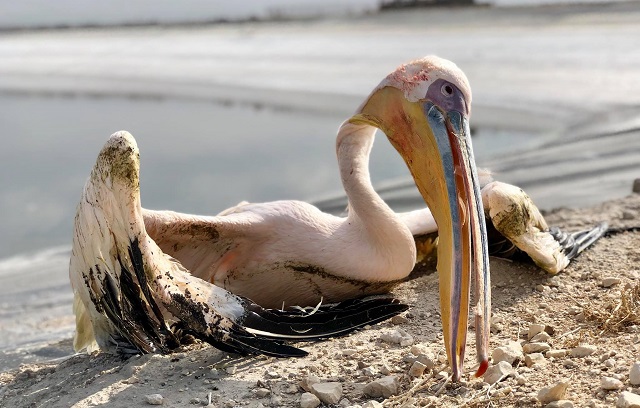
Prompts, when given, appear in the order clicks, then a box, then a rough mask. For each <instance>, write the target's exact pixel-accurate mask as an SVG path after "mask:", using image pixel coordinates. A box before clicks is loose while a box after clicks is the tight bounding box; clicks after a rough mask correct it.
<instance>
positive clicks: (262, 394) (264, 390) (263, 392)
mask: <svg viewBox="0 0 640 408" xmlns="http://www.w3.org/2000/svg"><path fill="white" fill-rule="evenodd" d="M254 392H255V394H256V397H258V398H264V397H266V396H268V395H269V394H271V391H270V390H268V389H267V388H256V390H255V391H254Z"/></svg>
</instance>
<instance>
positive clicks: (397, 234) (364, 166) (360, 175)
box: [336, 122, 413, 244]
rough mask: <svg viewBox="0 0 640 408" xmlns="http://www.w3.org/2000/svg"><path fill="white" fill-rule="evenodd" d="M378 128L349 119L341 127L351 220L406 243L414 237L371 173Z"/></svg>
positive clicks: (378, 234) (343, 174)
mask: <svg viewBox="0 0 640 408" xmlns="http://www.w3.org/2000/svg"><path fill="white" fill-rule="evenodd" d="M375 132H376V128H374V127H373V126H370V125H365V124H353V123H349V122H345V123H344V124H343V125H342V126H341V127H340V130H339V131H338V137H337V140H336V150H337V155H338V166H339V168H340V177H341V179H342V185H343V187H344V190H345V192H346V194H347V198H348V199H349V215H348V217H347V219H348V221H349V222H352V223H354V224H356V225H359V226H361V227H362V228H363V229H365V230H366V231H367V232H368V235H369V236H370V237H371V238H378V239H380V240H383V241H384V242H385V243H388V242H393V241H396V242H398V243H403V244H406V241H407V239H411V242H413V238H412V236H411V233H410V232H409V230H408V229H407V228H406V226H405V225H404V223H402V221H401V220H400V219H399V217H398V216H397V214H396V213H395V212H394V211H393V210H392V209H391V208H389V206H388V205H387V204H386V203H385V202H384V201H383V200H382V198H381V197H380V196H379V195H378V193H376V191H375V190H374V188H373V185H372V184H371V177H370V175H369V154H370V153H371V147H372V145H373V140H374V135H375ZM407 235H408V237H407Z"/></svg>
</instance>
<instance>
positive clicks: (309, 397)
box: [300, 392, 320, 408]
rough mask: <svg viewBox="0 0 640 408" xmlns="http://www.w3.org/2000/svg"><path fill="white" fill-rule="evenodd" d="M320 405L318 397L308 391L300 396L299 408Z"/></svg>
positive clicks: (313, 407) (312, 407)
mask: <svg viewBox="0 0 640 408" xmlns="http://www.w3.org/2000/svg"><path fill="white" fill-rule="evenodd" d="M318 405H320V399H319V398H318V397H316V396H315V395H313V394H312V393H310V392H304V393H302V395H301V396H300V408H316V407H317V406H318Z"/></svg>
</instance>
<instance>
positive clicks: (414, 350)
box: [411, 344, 433, 357]
mask: <svg viewBox="0 0 640 408" xmlns="http://www.w3.org/2000/svg"><path fill="white" fill-rule="evenodd" d="M411 354H413V355H414V356H419V355H420V354H431V353H430V352H429V350H428V349H427V348H426V347H424V346H423V345H421V344H414V345H413V346H411ZM432 357H433V356H432Z"/></svg>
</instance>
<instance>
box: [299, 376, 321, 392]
mask: <svg viewBox="0 0 640 408" xmlns="http://www.w3.org/2000/svg"><path fill="white" fill-rule="evenodd" d="M319 382H320V378H318V377H317V376H315V375H310V376H308V377H306V378H303V379H302V381H300V388H302V389H303V390H305V391H307V392H311V386H312V385H313V384H317V383H319Z"/></svg>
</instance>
